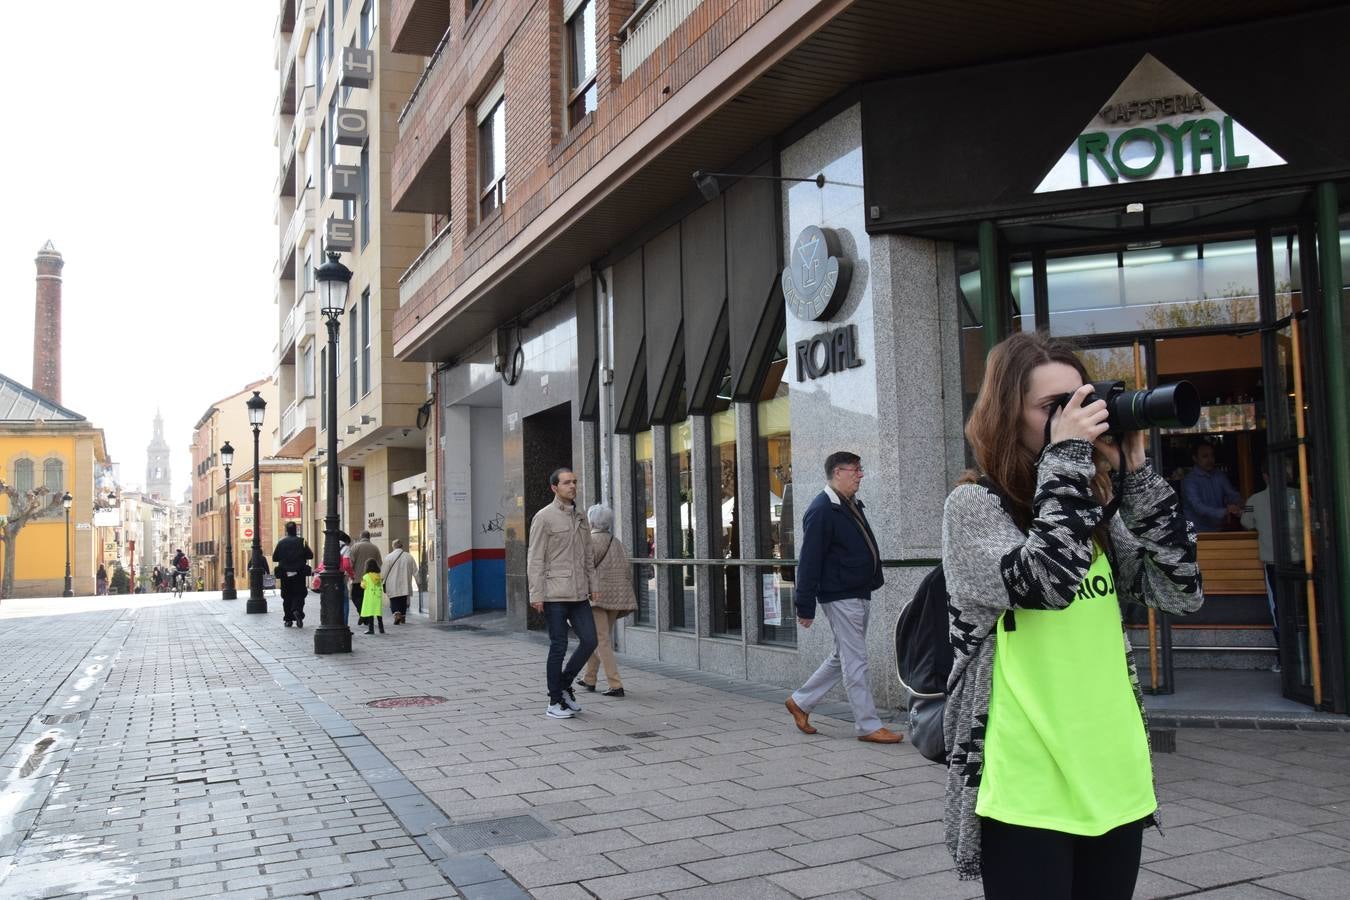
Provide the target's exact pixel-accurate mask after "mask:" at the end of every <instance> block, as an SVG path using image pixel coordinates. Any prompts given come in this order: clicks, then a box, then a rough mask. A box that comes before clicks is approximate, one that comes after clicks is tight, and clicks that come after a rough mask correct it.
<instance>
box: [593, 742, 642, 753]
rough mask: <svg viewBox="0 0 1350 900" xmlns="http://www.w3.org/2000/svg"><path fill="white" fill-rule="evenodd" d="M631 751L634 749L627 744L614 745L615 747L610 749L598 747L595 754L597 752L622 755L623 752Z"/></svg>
mask: <svg viewBox="0 0 1350 900" xmlns="http://www.w3.org/2000/svg"><path fill="white" fill-rule="evenodd" d="M631 749H633V748H632V747H629V746H628V745H627V744H614V745H612V746H609V747H596V748H595V752H596V753H622V752H624V751H625V750H631Z"/></svg>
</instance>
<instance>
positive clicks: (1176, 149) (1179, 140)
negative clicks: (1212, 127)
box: [1158, 121, 1195, 175]
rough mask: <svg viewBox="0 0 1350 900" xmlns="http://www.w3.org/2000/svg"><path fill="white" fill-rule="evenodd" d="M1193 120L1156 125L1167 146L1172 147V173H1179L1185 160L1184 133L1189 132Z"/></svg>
mask: <svg viewBox="0 0 1350 900" xmlns="http://www.w3.org/2000/svg"><path fill="white" fill-rule="evenodd" d="M1193 125H1195V123H1194V122H1189V121H1188V122H1182V123H1181V124H1180V125H1167V124H1165V123H1164V124H1162V125H1159V126H1158V133H1159V134H1161V135H1162V136H1163V137H1165V138H1167V143H1168V146H1169V147H1171V148H1172V174H1173V175H1180V174H1181V168H1182V163H1184V162H1185V161H1186V144H1185V139H1186V135H1188V134H1190V132H1191V127H1192V126H1193Z"/></svg>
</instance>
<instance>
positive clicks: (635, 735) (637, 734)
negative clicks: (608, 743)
mask: <svg viewBox="0 0 1350 900" xmlns="http://www.w3.org/2000/svg"><path fill="white" fill-rule="evenodd" d="M629 737H631V738H654V737H660V734H659V733H658V732H655V731H635V732H633V733H632V734H630V735H629Z"/></svg>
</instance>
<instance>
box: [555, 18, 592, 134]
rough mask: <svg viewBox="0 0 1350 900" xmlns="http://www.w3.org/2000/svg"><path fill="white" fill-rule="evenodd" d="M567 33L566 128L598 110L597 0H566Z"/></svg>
mask: <svg viewBox="0 0 1350 900" xmlns="http://www.w3.org/2000/svg"><path fill="white" fill-rule="evenodd" d="M563 20H564V22H566V32H567V33H566V36H565V40H564V41H563V54H564V59H563V70H564V71H565V72H566V73H567V77H566V79H565V83H566V90H567V96H566V97H564V98H563V100H564V102H565V103H566V105H567V130H570V129H572V128H574V127H576V124H577V123H578V122H580V121H581V120H582V119H584V118H586V116H588V115H590V114H591V113H592V112H594V111H595V105H596V100H597V98H598V92H597V88H596V84H595V3H594V0H563Z"/></svg>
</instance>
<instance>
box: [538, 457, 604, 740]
mask: <svg viewBox="0 0 1350 900" xmlns="http://www.w3.org/2000/svg"><path fill="white" fill-rule="evenodd" d="M548 487H549V490H551V491H552V492H553V502H552V503H550V504H549V505H548V506H545V507H544V508H543V509H541V510H539V512H537V513H535V514H534V518H533V519H532V520H531V521H530V547H529V565H528V569H527V578H528V582H529V591H530V606H531V607H532V608H533V609H534V611H535V612H541V613H543V614H544V620H545V621H546V622H547V623H548V659H547V660H546V661H545V663H544V674H545V677H546V678H547V681H548V708H547V709H546V710H545V711H544V715H546V716H548V717H549V718H551V719H570V718H572V716H573V715H575V714H576V713H579V712H581V704H580V703H577V695H576V692H575V691H573V690H572V682H573V681H575V680H576V677H577V676H578V675H580V674H581V669H582V667H583V666H584V665H586V660H588V659H590V657H591V654H592V653H594V652H595V643H596V641H595V617H594V616H593V615H591V603H590V600H591V595H592V594H594V592H595V559H594V558H593V557H592V556H591V528H590V525H589V524H588V523H587V521H586V517H585V516H583V515H581V514H579V513H578V512H577V476H576V473H575V472H573V471H572V470H571V469H569V468H567V467H565V466H564V467H563V468H560V469H554V470H553V472H552V474H550V475H549V476H548ZM569 627H570V628H571V629H572V630H573V631H575V632H576V633H577V649H576V650H575V651H573V653H572V658H571V659H569V660H568V661H567V667H566V668H564V667H563V657H565V656H566V655H567V632H568V629H569Z"/></svg>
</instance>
